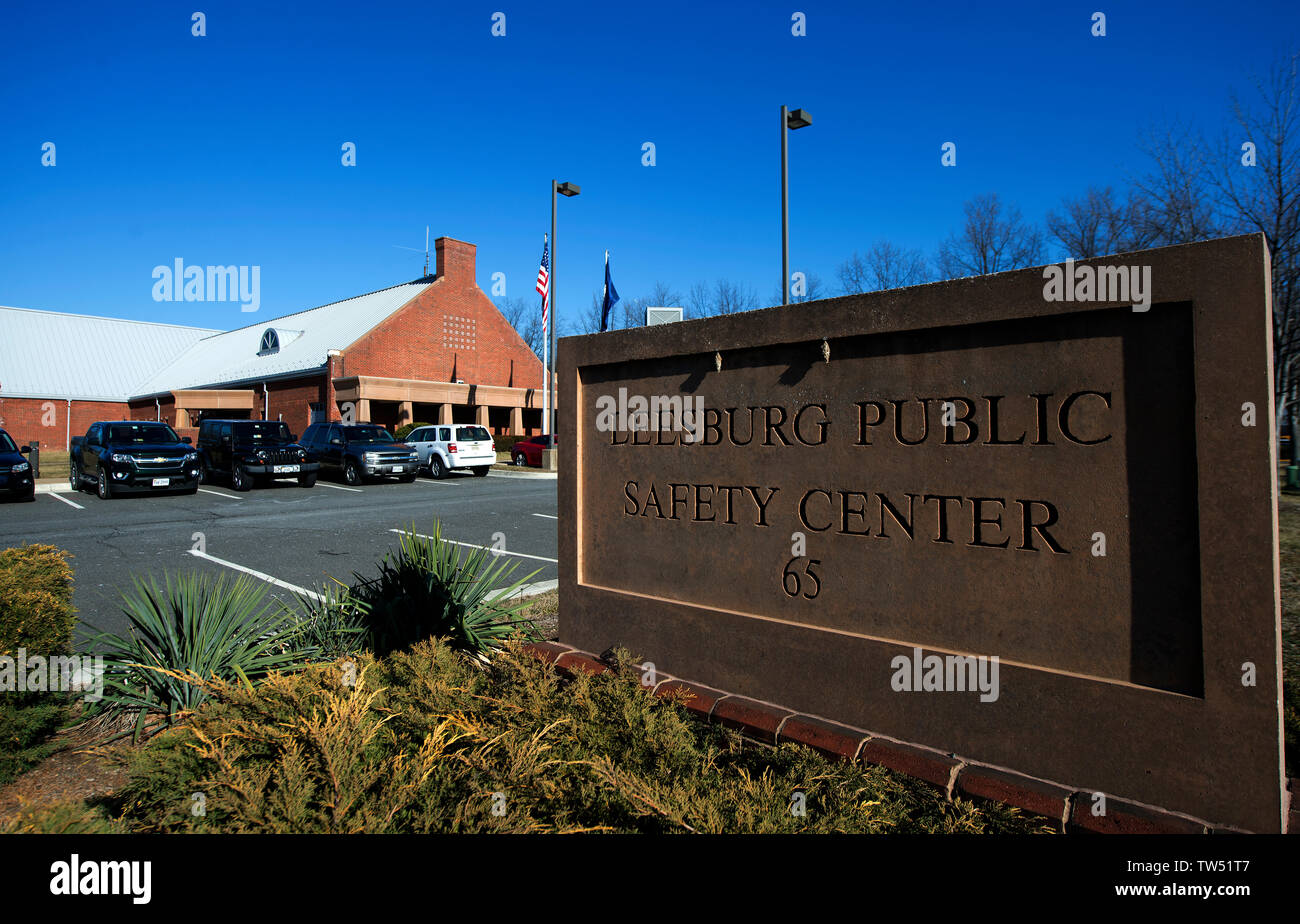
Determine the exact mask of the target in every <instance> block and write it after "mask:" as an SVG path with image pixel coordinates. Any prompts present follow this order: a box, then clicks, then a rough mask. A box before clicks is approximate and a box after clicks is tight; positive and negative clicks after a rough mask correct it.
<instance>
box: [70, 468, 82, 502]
mask: <svg viewBox="0 0 1300 924" xmlns="http://www.w3.org/2000/svg"><path fill="white" fill-rule="evenodd" d="M68 481H69V482H71V483H72V493H73V494H80V493H81V489H82V487H83V485H82V484H81V466H79V465H78V464H77V463H76V461H73V462H72V464H71V465H70V466H69V467H68Z"/></svg>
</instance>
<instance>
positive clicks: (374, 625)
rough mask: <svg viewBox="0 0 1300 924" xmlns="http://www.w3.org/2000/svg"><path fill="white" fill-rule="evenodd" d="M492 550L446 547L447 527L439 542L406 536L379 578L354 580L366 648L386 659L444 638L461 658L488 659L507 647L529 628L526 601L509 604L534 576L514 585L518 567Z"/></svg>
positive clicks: (438, 532)
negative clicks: (415, 645)
mask: <svg viewBox="0 0 1300 924" xmlns="http://www.w3.org/2000/svg"><path fill="white" fill-rule="evenodd" d="M518 564H519V563H518V562H507V561H505V560H504V559H501V560H498V557H497V556H496V555H495V554H494V553H493V552H492V551H491V550H490V549H482V548H475V549H468V548H467V547H466V546H462V545H457V544H455V543H451V542H445V541H444V540H443V539H442V524H441V523H440V522H439V521H436V520H435V521H434V524H433V535H432V536H428V537H425V536H421V535H418V534H417V533H415V532H414V529H410V530H407V531H405V532H403V533H402V534H401V536H400V538H399V542H398V549H397V554H396V555H394V554H392V553H388V554H386V555H385V556H384V559H383V561H381V562H380V563H379V576H378V577H375V578H363V577H361V575H359V574H358V575H356V578H357V583H356V584H355V585H353V587H352V589H351V591H350V596H351V597H352V599H353V600H355V601H357V602H358V604H359V605H360V607H361V609H362V611H363V612H364V619H365V624H366V643H367V644H366V647H367V648H369V649H370V650H371V651H374V652H375V653H376V654H379V655H385V654H388V653H389V652H392V651H398V650H400V649H403V648H406V647H409V646H410V645H411V644H413V643H415V642H417V641H420V640H421V639H425V638H430V637H438V638H445V639H447V640H448V643H449V644H450V645H451V646H452V647H453V648H456V649H458V650H460V651H464V652H468V653H470V654H474V655H480V656H482V655H486V654H487V653H488V652H490V651H492V650H493V649H495V648H496V647H497V646H498V645H499V644H500V643H501V641H502V640H504V639H506V638H508V637H509V636H511V635H513V634H515V633H516V632H518V631H520V629H524V630H528V629H529V628H531V625H530V624H529V623H527V622H525V621H524V620H521V619H519V618H517V614H518V613H519V611H520V610H521V609H523V608H524V607H525V606H526V605H527V601H515V602H514V603H509V602H508V600H507V598H508V597H509V596H510V594H511V593H513V592H514V591H515V590H517V589H518V588H519V587H520V586H521V585H522V584H523V583H524V582H526V581H527V580H528V579H529V578H531V577H533V575H535V574H537V572H536V571H534V572H532V574H529V575H527V576H526V577H523V578H521V579H519V580H517V581H514V582H512V583H510V584H506V583H505V581H506V579H507V578H509V576H510V575H511V574H513V573H514V571H515V569H516V568H517V567H518Z"/></svg>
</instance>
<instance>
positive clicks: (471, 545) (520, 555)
mask: <svg viewBox="0 0 1300 924" xmlns="http://www.w3.org/2000/svg"><path fill="white" fill-rule="evenodd" d="M389 532H390V533H404V532H406V530H404V529H390V530H389ZM415 535H417V536H419V537H420V538H421V539H432V538H433V537H432V536H426V535H425V534H424V533H416V534H415ZM442 541H443V542H450V543H451V544H452V545H463V546H467V547H469V548H471V549H487V550H488V551H489V552H496V554H498V555H513V556H514V557H515V558H534V559H536V560H537V561H549V562H553V563H555V564H557V565H558V564H559V563H560V560H559V559H558V558H546V557H544V556H542V555H526V554H524V553H523V552H506V551H504V550H503V551H497V550H496V549H493V548H492V547H491V546H488V545H475V544H474V543H472V542H457V541H456V540H455V539H448V538H447V537H446V536H444V537H443V539H442Z"/></svg>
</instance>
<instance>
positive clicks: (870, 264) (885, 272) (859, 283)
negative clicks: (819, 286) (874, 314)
mask: <svg viewBox="0 0 1300 924" xmlns="http://www.w3.org/2000/svg"><path fill="white" fill-rule="evenodd" d="M839 274H840V288H841V289H842V290H843V292H844V294H845V295H854V294H856V293H858V292H876V291H879V290H881V289H898V288H902V287H903V286H914V285H919V284H920V283H923V282H925V281H926V279H927V278H929V268H928V266H927V265H926V261H925V256H924V255H923V254H922V253H921V251H919V250H908V249H907V248H905V247H900V246H899V245H897V244H894V243H892V242H891V241H883V240H882V241H876V242H875V243H874V244H872V245H871V246H870V247H868V248H867V251H866V253H864V254H862V255H861V256H859V255H858V252H857V251H856V250H855V251H854V252H853V256H851V257H849V259H847V260H845V261H844V262H843V263H841V264H840V272H839Z"/></svg>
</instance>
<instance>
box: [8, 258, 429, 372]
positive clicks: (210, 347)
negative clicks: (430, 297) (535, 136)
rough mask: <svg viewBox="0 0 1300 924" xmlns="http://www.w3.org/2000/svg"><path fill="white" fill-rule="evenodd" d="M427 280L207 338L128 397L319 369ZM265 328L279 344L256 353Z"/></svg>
mask: <svg viewBox="0 0 1300 924" xmlns="http://www.w3.org/2000/svg"><path fill="white" fill-rule="evenodd" d="M431 284H432V283H431V282H430V281H429V280H427V279H425V280H420V281H417V282H408V283H403V284H401V285H396V286H392V287H390V288H387V289H380V290H379V291H378V292H371V293H369V294H368V295H358V296H356V297H355V298H347V299H344V300H343V301H341V302H334V303H332V304H329V305H322V306H321V307H320V308H311V309H308V310H307V311H299V312H298V313H297V314H288V315H285V316H284V317H280V318H273V319H268V320H266V321H262V322H260V323H257V324H250V325H249V326H248V327H241V328H239V329H238V330H232V331H228V332H226V333H216V334H212V335H210V336H206V337H204V338H203V339H201V340H198V341H197V342H195V343H194V344H193V345H191V346H190V347H189V348H188V349H187V350H185V351H184V352H183V353H181V354H180V355H178V356H177V357H176V358H175V359H174V360H173V361H172V362H170V363H168V364H167V365H165V366H160V365H157V364H155V365H154V367H153V369H155V370H158V371H156V372H154V373H153V374H152V375H149V376H148V377H147V378H144V379H142V380H141V381H140V382H139V383H138V384H137V386H136V387H135V388H133V389H132V391H131V397H138V396H142V395H154V394H158V393H160V392H168V391H174V390H176V389H180V388H202V387H204V386H211V385H226V384H233V383H236V382H249V381H253V380H257V379H262V378H272V377H275V376H281V375H286V374H288V373H293V372H306V371H310V370H312V369H319V368H321V367H322V366H324V365H325V361H326V357H327V354H328V353H329V351H330V350H342V349H346V348H347V347H349V346H351V345H352V344H353V343H355V342H356V341H357V340H359V339H360V338H361V336H362V335H363V334H365V333H366V332H367V331H369V330H371V329H372V328H374V327H375V326H376V325H377V324H379V323H380V322H381V321H383V320H384V318H386V317H388V316H389V315H390V314H392V313H393V312H394V311H396V310H397V309H398V308H401V307H402V306H403V305H405V304H406V303H407V302H409V301H410V300H411V299H413V298H415V296H417V295H419V294H420V293H421V292H423V291H424V290H425V289H426V288H428V286H429V285H431ZM268 328H274V330H275V331H276V334H277V336H278V338H279V341H280V348H279V350H278V351H276V352H274V353H266V354H262V355H259V352H258V351H259V348H260V346H261V344H262V335H263V334H264V333H265V332H266V330H267V329H268ZM0 381H3V380H0Z"/></svg>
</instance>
